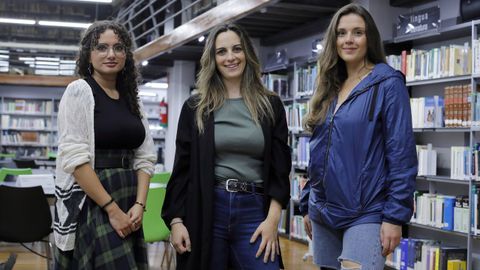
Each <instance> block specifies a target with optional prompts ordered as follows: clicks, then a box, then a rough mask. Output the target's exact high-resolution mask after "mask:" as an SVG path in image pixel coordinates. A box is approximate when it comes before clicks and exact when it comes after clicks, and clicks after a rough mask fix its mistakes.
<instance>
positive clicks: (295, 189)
mask: <svg viewBox="0 0 480 270" xmlns="http://www.w3.org/2000/svg"><path fill="white" fill-rule="evenodd" d="M307 182H308V178H307V176H306V175H304V174H295V175H294V176H293V177H292V180H291V181H290V197H291V198H292V200H295V201H298V200H300V197H301V195H302V189H303V187H304V186H305V184H306V183H307Z"/></svg>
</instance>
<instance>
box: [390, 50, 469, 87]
mask: <svg viewBox="0 0 480 270" xmlns="http://www.w3.org/2000/svg"><path fill="white" fill-rule="evenodd" d="M475 57H476V56H475ZM387 63H388V64H389V65H390V66H392V67H393V68H395V69H398V70H400V71H402V73H403V74H405V76H406V79H407V81H417V80H428V79H436V78H442V77H451V76H460V75H467V74H471V73H472V48H471V47H470V44H469V42H465V43H464V44H463V45H460V44H450V45H444V46H440V47H439V48H432V49H429V50H422V49H411V50H410V51H406V50H403V51H402V52H401V55H389V56H387Z"/></svg>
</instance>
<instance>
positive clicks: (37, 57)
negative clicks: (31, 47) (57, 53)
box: [35, 56, 60, 61]
mask: <svg viewBox="0 0 480 270" xmlns="http://www.w3.org/2000/svg"><path fill="white" fill-rule="evenodd" d="M35 60H37V61H60V58H56V57H41V56H36V57H35Z"/></svg>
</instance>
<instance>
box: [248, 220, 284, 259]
mask: <svg viewBox="0 0 480 270" xmlns="http://www.w3.org/2000/svg"><path fill="white" fill-rule="evenodd" d="M277 231H278V221H277V222H276V221H275V220H272V219H269V218H268V217H267V219H265V220H264V221H263V222H262V223H260V226H258V228H257V230H256V231H255V233H253V235H252V238H250V243H251V244H252V243H254V242H255V241H256V240H257V237H258V236H259V235H261V237H262V238H261V239H262V242H261V243H260V247H259V248H258V251H257V254H256V255H255V256H256V257H257V258H258V257H260V256H261V255H262V253H263V252H264V251H265V254H264V256H263V262H264V263H267V262H268V258H269V257H270V259H271V260H272V262H273V261H275V258H276V257H277V255H278V254H280V249H279V246H278V237H277Z"/></svg>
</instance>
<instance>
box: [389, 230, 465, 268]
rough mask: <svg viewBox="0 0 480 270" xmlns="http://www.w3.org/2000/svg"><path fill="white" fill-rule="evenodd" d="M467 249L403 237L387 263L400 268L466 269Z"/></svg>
mask: <svg viewBox="0 0 480 270" xmlns="http://www.w3.org/2000/svg"><path fill="white" fill-rule="evenodd" d="M466 261H467V249H466V248H461V247H455V246H447V245H444V244H442V243H441V242H439V241H435V240H429V239H415V238H402V239H401V240H400V245H399V246H398V247H397V248H395V250H394V252H393V253H391V254H390V255H388V256H387V258H386V264H387V265H389V266H391V267H393V268H395V269H400V270H403V269H405V270H450V269H466V268H452V267H462V266H463V267H465V265H466Z"/></svg>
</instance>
